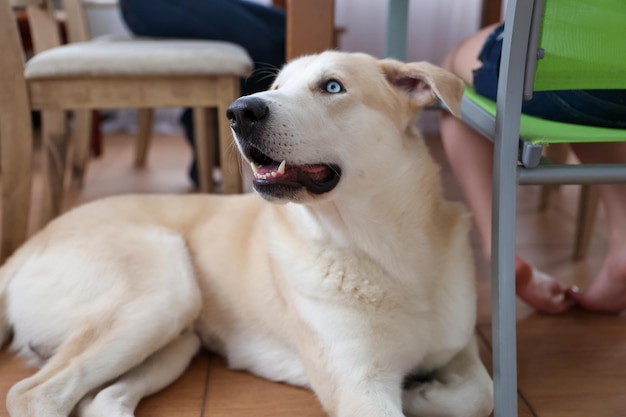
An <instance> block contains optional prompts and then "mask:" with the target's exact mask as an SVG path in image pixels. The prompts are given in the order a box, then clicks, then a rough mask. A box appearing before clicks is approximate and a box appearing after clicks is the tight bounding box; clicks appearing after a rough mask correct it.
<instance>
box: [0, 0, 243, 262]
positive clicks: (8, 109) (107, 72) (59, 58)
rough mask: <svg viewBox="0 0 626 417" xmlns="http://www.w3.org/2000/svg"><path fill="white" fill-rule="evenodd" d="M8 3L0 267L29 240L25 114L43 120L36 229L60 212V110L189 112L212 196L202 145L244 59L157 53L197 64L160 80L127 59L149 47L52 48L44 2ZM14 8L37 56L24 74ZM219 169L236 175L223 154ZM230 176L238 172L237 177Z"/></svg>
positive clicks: (231, 48) (172, 47) (172, 48)
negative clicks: (24, 18) (21, 11)
mask: <svg viewBox="0 0 626 417" xmlns="http://www.w3.org/2000/svg"><path fill="white" fill-rule="evenodd" d="M72 1H78V0H72ZM16 3H17V2H16V1H11V2H9V0H1V1H0V28H1V29H0V30H1V31H2V33H1V35H0V50H2V51H3V60H4V63H3V66H2V70H0V96H1V97H2V98H1V99H0V126H2V127H1V128H0V129H1V130H0V141H1V142H0V146H1V148H2V152H1V154H2V168H3V169H2V184H3V195H2V205H3V210H2V247H1V250H0V257H1V258H2V259H4V258H5V257H6V256H7V255H8V254H10V253H11V252H12V251H13V250H14V249H15V248H16V247H17V246H18V245H19V244H21V243H22V242H23V241H24V239H25V237H26V235H27V225H28V215H29V202H30V187H31V184H30V183H31V177H32V172H31V157H32V132H31V127H30V122H29V120H30V119H29V116H30V111H31V110H41V112H42V141H43V146H42V148H43V152H42V153H43V170H44V181H43V196H42V216H41V224H45V223H46V222H47V221H48V220H50V219H51V218H53V217H54V216H56V215H58V214H59V213H60V211H61V201H62V197H63V182H64V174H65V162H66V153H67V147H68V142H69V141H68V131H67V126H66V123H65V122H66V119H65V114H64V112H65V110H78V111H79V112H78V113H77V114H79V115H80V114H88V113H89V112H86V111H84V110H88V109H97V108H120V107H162V106H163V107H164V106H188V107H192V108H193V109H194V124H195V127H196V130H197V132H198V138H197V139H198V140H197V142H198V144H197V146H198V150H199V155H200V158H199V168H200V176H201V182H202V188H203V190H205V191H208V190H210V189H211V187H212V184H211V171H212V161H213V157H212V155H211V151H212V149H213V147H212V146H210V143H209V142H210V140H211V139H212V138H211V137H210V134H209V133H210V132H209V129H208V127H209V124H208V118H209V115H210V112H209V109H211V108H213V107H217V108H219V109H221V110H222V111H225V109H226V107H227V106H228V105H229V104H230V103H231V102H232V101H233V100H234V99H236V98H237V97H238V96H239V80H240V78H241V77H242V76H246V75H247V74H249V73H250V71H251V69H252V62H251V60H250V58H249V56H248V54H247V53H246V51H245V50H243V49H242V48H240V47H239V46H237V45H233V44H226V43H219V42H196V43H190V42H183V43H177V42H171V43H162V44H161V45H160V47H159V55H161V57H163V55H165V57H166V58H165V59H170V60H171V62H180V59H182V58H184V57H185V56H184V54H183V55H182V56H181V53H180V52H181V51H183V50H187V51H188V50H189V49H190V48H192V49H191V51H193V53H194V54H196V56H201V57H203V58H202V61H203V62H199V61H198V60H197V59H193V60H190V61H193V62H195V65H187V64H186V65H180V66H176V67H173V68H168V69H167V70H166V71H164V70H163V69H162V67H160V66H159V65H150V66H148V65H144V66H142V67H140V69H138V65H137V64H136V59H133V56H134V57H136V58H137V57H138V56H139V57H140V56H141V53H143V54H144V55H149V54H151V51H150V46H146V45H141V44H135V45H132V44H126V45H116V46H115V48H114V49H112V48H111V47H107V45H104V44H95V43H94V44H92V43H89V44H87V43H76V44H72V45H66V46H59V45H60V38H59V33H58V30H57V23H56V20H55V17H54V10H53V8H52V6H51V4H50V3H49V2H48V1H46V0H41V1H37V0H32V1H30V0H29V1H25V0H21V1H20V2H19V4H16ZM68 3H70V4H71V2H70V1H68ZM15 6H18V7H24V8H25V9H26V12H27V14H28V18H29V21H30V27H31V29H32V33H31V36H32V39H33V45H34V49H35V53H36V54H35V56H34V57H33V58H32V59H30V60H29V61H28V62H27V63H26V65H24V57H23V55H22V49H21V46H20V42H19V36H18V32H17V27H16V23H15V16H14V11H13V7H15ZM187 54H189V52H187ZM152 55H155V54H154V53H152ZM146 58H148V57H146ZM149 58H153V56H150V57H149ZM137 59H139V58H137ZM177 60H178V61H177ZM193 62H192V63H193ZM205 62H219V65H213V66H211V65H208V66H207V65H205ZM207 67H208V68H207ZM81 111H82V112H81ZM82 120H84V119H82ZM80 121H81V118H80V117H79V118H78V119H77V121H76V122H77V123H78V124H80ZM219 131H220V139H221V140H222V141H224V143H225V144H226V143H228V141H229V137H230V136H229V135H230V131H229V126H228V124H227V123H225V122H223V123H219ZM81 146H88V142H87V137H85V140H84V141H80V140H79V141H77V142H76V144H75V147H76V148H80V147H81ZM223 164H224V165H225V166H234V165H236V164H238V160H237V159H236V157H235V156H234V155H232V153H231V160H229V161H223ZM234 170H235V171H238V167H237V168H236V169H234ZM235 191H236V190H235Z"/></svg>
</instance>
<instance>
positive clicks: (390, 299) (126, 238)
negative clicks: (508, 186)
mask: <svg viewBox="0 0 626 417" xmlns="http://www.w3.org/2000/svg"><path fill="white" fill-rule="evenodd" d="M328 80H338V81H339V82H341V83H342V85H343V87H344V88H345V91H344V92H342V93H341V94H329V93H328V92H326V91H324V86H325V85H326V83H327V82H328ZM462 90H463V85H462V83H461V82H460V81H459V80H458V79H457V78H456V77H454V76H452V75H451V74H449V73H447V72H445V71H443V70H441V69H439V68H437V67H434V66H432V65H430V64H426V63H415V64H402V63H400V62H396V61H390V60H385V61H379V60H376V59H374V58H372V57H370V56H367V55H362V54H344V53H337V52H327V53H324V54H321V55H318V56H311V57H305V58H301V59H299V60H296V61H294V62H292V63H290V64H289V65H287V66H286V67H285V68H284V69H283V71H282V72H281V73H280V74H279V76H278V77H277V80H276V82H275V84H274V87H273V88H272V89H271V90H270V91H267V92H263V93H259V94H256V95H254V96H253V97H255V98H258V99H260V100H263V101H264V102H265V103H267V106H268V108H269V111H270V113H269V116H268V119H267V121H266V125H265V126H266V131H265V135H263V136H258V137H256V139H257V140H261V141H267V143H265V144H264V145H263V146H265V147H266V148H267V149H269V151H271V152H272V153H273V154H274V155H278V156H280V157H283V156H284V159H286V160H287V163H288V164H294V165H297V164H311V163H321V162H324V163H332V164H336V165H337V166H339V167H340V168H341V179H340V181H339V183H338V184H337V186H336V187H335V188H334V189H332V190H331V191H329V192H326V193H322V194H313V193H310V192H308V191H306V190H304V189H302V190H299V191H298V192H296V193H294V194H293V195H291V196H290V197H289V199H290V200H291V201H285V200H284V199H278V200H279V201H276V202H277V203H283V204H271V203H268V202H267V201H265V200H263V199H262V198H260V197H259V196H257V195H253V194H249V195H238V196H211V195H192V196H122V197H114V198H108V199H105V200H101V201H97V202H94V203H90V204H87V205H84V206H81V207H78V208H76V209H74V210H72V211H71V212H69V213H67V214H65V215H63V216H62V217H60V218H58V219H56V220H55V221H53V222H52V223H51V224H49V225H48V226H47V227H46V228H45V229H44V230H42V231H41V232H40V233H38V234H37V235H36V236H34V237H33V238H32V239H31V240H30V241H28V242H27V243H26V244H25V245H24V246H23V247H22V248H21V249H19V250H18V251H17V253H16V254H15V255H14V256H13V257H12V258H11V259H10V260H9V261H8V262H7V263H6V265H5V266H3V268H2V270H1V271H0V274H1V275H0V276H1V277H2V278H1V279H2V281H1V282H0V308H1V310H0V331H2V334H0V339H3V338H4V337H5V336H6V334H7V331H8V329H7V328H6V325H5V324H3V323H8V324H9V325H10V328H11V329H12V331H13V342H12V348H13V350H15V351H16V352H18V353H19V354H21V355H23V356H25V357H27V358H29V359H31V360H32V361H33V362H36V363H38V364H40V365H42V368H41V370H39V371H38V372H37V373H36V374H34V375H33V376H32V377H30V378H27V379H25V380H23V381H20V382H18V383H17V384H16V385H15V386H14V387H13V388H12V389H11V391H10V393H9V396H8V400H7V403H8V409H9V414H10V415H11V417H65V416H68V415H69V414H70V412H71V411H72V410H74V409H76V411H77V412H78V415H79V416H83V417H96V416H102V417H104V416H106V417H118V416H120V417H121V416H124V417H128V416H132V415H133V411H134V408H135V406H136V405H137V403H138V402H139V400H140V399H141V398H142V397H144V396H146V395H149V394H151V393H153V392H156V391H158V390H159V389H161V388H163V387H165V386H167V385H168V384H170V383H171V382H172V381H173V380H175V379H176V378H177V377H178V376H179V375H180V374H181V373H182V372H183V371H184V369H185V368H186V366H187V364H188V362H189V360H190V359H191V358H192V357H193V355H195V353H196V352H197V351H198V349H200V346H204V347H206V348H210V349H213V350H215V351H217V352H219V353H221V354H222V355H224V356H225V357H226V358H227V360H228V363H229V365H230V366H231V367H232V368H235V369H245V370H248V371H250V372H253V373H255V374H257V375H260V376H262V377H265V378H268V379H271V380H276V381H285V382H287V383H291V384H295V385H301V386H304V387H310V388H311V389H312V390H313V391H314V392H315V393H316V394H317V396H318V398H319V400H320V402H321V404H322V406H323V407H324V409H325V410H326V411H327V412H328V414H329V415H330V416H332V417H401V416H428V417H433V416H435V417H436V416H454V417H479V416H487V415H488V414H489V413H490V412H491V408H492V388H491V380H490V378H489V375H488V374H487V372H486V370H485V368H484V366H483V365H482V363H481V362H480V359H479V357H478V352H477V348H476V345H475V341H474V324H475V309H476V305H475V304H476V292H475V288H474V266H473V263H472V253H471V250H470V245H469V242H468V231H469V229H470V219H469V217H468V214H467V213H466V211H465V209H464V208H463V207H462V206H461V205H459V204H456V203H450V202H447V201H446V200H445V199H444V198H443V196H442V190H441V184H440V177H439V171H438V167H437V166H436V164H435V163H434V162H433V160H432V158H431V156H430V155H429V152H428V149H427V147H426V145H425V144H424V141H423V140H422V138H421V136H420V134H419V133H418V132H417V131H416V130H415V128H414V127H413V126H414V124H415V119H416V117H417V115H418V113H419V110H420V109H421V107H422V106H424V105H426V104H428V103H431V102H433V101H434V100H435V99H436V96H439V98H441V99H442V100H443V101H444V102H445V103H446V105H447V106H448V107H449V108H450V109H451V111H453V112H455V113H458V108H459V102H460V97H461V95H462ZM240 100H249V98H248V99H245V98H243V99H240ZM239 103H244V104H245V101H241V102H239ZM236 136H237V135H236ZM236 139H237V141H238V144H239V146H242V144H243V143H244V142H245V141H246V140H248V139H247V138H245V137H240V136H237V137H236ZM270 142H271V143H270ZM265 197H266V198H269V199H273V198H271V197H270V196H267V195H266V196H265ZM5 314H6V315H7V316H6V319H4V318H3V317H4V315H5ZM411 373H420V374H429V375H430V376H431V377H432V378H431V379H430V380H428V381H426V382H423V383H420V384H417V385H416V386H413V387H411V388H409V389H404V390H403V388H402V383H403V380H404V379H405V377H406V376H407V375H408V374H411Z"/></svg>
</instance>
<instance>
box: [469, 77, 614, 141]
mask: <svg viewBox="0 0 626 417" xmlns="http://www.w3.org/2000/svg"><path fill="white" fill-rule="evenodd" d="M465 96H466V97H468V98H469V99H471V100H472V101H473V102H474V103H476V104H478V105H479V106H480V107H482V108H483V109H484V110H485V111H486V112H487V113H489V114H490V115H492V116H494V117H495V115H496V102H495V101H493V100H490V99H488V98H487V97H484V96H481V95H480V94H478V93H477V92H476V91H474V89H473V88H471V87H469V86H468V87H466V88H465ZM520 136H521V137H523V138H524V139H526V140H528V141H530V142H532V143H534V144H537V145H547V144H550V143H589V142H624V141H626V130H624V129H610V128H605V127H595V126H584V125H575V124H569V123H561V122H555V121H552V120H546V119H541V118H539V117H533V116H529V115H527V114H522V117H521V119H520Z"/></svg>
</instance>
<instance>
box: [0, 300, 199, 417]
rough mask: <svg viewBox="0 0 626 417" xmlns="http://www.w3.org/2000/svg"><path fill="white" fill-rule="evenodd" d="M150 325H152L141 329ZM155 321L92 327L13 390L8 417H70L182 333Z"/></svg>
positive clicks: (137, 317) (142, 318)
mask: <svg viewBox="0 0 626 417" xmlns="http://www.w3.org/2000/svg"><path fill="white" fill-rule="evenodd" d="M153 313H155V312H154V311H152V310H150V311H149V314H150V315H153ZM150 320H152V321H153V323H151V325H148V327H143V328H142V326H146V324H147V323H150ZM156 320H157V318H155V317H146V315H145V314H144V313H141V315H138V314H137V313H135V316H134V317H132V318H131V317H129V318H128V320H127V321H117V320H115V321H114V322H113V323H112V328H111V329H99V328H93V327H89V328H86V329H82V330H81V331H79V332H77V334H76V335H75V336H74V337H71V338H70V339H68V341H67V342H66V343H65V344H63V345H62V346H61V347H60V348H59V351H58V352H57V353H56V354H54V356H52V358H51V359H50V360H49V361H48V362H47V363H46V364H45V365H44V367H43V368H41V370H39V372H37V373H36V374H35V375H33V376H31V377H30V378H27V379H24V380H22V381H20V382H18V383H17V384H16V385H14V386H13V387H12V388H11V390H10V391H9V394H8V396H7V408H8V410H9V414H10V415H11V417H67V416H68V415H69V413H70V412H71V411H72V409H73V408H74V407H75V405H76V404H77V403H78V401H80V400H81V399H82V398H83V397H84V396H85V395H86V394H87V393H88V392H90V391H92V390H93V389H95V388H97V387H100V386H102V385H103V384H106V383H108V382H109V381H112V380H114V379H116V378H117V377H119V376H120V375H122V374H124V373H126V372H127V371H128V370H130V369H132V368H134V367H135V366H137V365H139V364H140V363H142V362H143V361H144V360H145V359H146V358H147V357H148V356H150V355H151V354H152V353H153V352H155V351H156V350H158V349H160V348H161V347H163V346H164V345H165V344H167V343H168V342H170V341H171V340H172V339H174V338H176V337H177V336H178V335H179V334H180V332H181V331H182V330H183V329H177V328H175V327H173V326H172V328H169V329H168V328H166V327H164V326H162V325H159V324H155V323H154V321H156ZM169 322H170V321H169V319H168V320H167V324H170V323H169ZM190 324H191V323H190V322H188V323H186V324H185V325H186V326H189V325H190Z"/></svg>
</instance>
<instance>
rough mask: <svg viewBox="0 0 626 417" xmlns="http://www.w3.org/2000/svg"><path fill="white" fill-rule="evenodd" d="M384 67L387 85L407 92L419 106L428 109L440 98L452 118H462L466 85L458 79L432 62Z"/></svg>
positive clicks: (393, 62) (389, 63) (383, 63)
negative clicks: (452, 115) (462, 100)
mask: <svg viewBox="0 0 626 417" xmlns="http://www.w3.org/2000/svg"><path fill="white" fill-rule="evenodd" d="M380 66H381V68H382V70H383V73H384V74H385V77H386V78H387V81H388V82H389V83H391V84H392V85H394V86H395V87H398V88H400V89H402V90H404V92H405V93H406V94H408V95H409V96H410V97H411V100H412V101H413V103H414V104H415V105H417V106H419V107H423V106H427V105H429V104H432V103H434V102H435V101H436V100H437V97H439V98H440V99H441V101H442V102H443V103H444V104H445V105H446V107H447V108H448V109H449V110H450V112H451V113H452V114H454V115H455V116H457V117H460V115H461V98H462V97H463V91H464V89H465V83H464V82H463V80H461V79H460V78H459V77H457V76H456V75H454V74H452V73H451V72H449V71H446V70H444V69H443V68H440V67H438V66H436V65H433V64H430V63H428V62H413V63H410V64H405V63H403V62H400V61H396V60H393V59H383V60H381V61H380Z"/></svg>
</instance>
